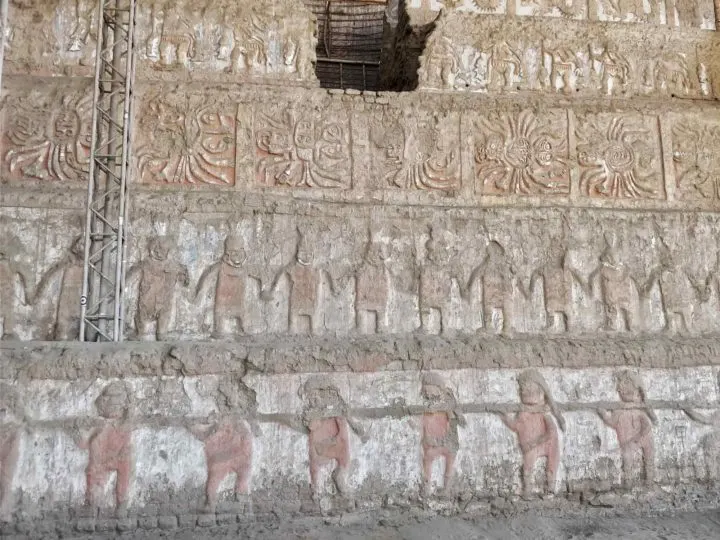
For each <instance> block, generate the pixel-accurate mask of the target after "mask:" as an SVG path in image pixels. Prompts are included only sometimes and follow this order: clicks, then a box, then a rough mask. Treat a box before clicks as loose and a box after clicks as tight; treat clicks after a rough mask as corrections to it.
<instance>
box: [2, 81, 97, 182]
mask: <svg viewBox="0 0 720 540" xmlns="http://www.w3.org/2000/svg"><path fill="white" fill-rule="evenodd" d="M3 109H4V111H3V116H4V118H3V124H4V127H3V138H2V159H3V169H2V170H3V171H4V172H5V180H36V181H44V182H53V181H56V182H68V183H80V182H87V171H88V163H89V160H90V135H91V125H90V124H91V113H92V96H91V95H90V94H89V93H87V92H86V91H85V89H80V88H77V87H70V88H67V87H64V88H62V89H60V88H53V89H51V91H50V92H47V91H42V90H33V91H30V92H29V93H22V94H21V93H20V92H17V93H16V92H13V93H11V94H10V95H9V96H8V98H7V101H6V102H5V104H4V106H3Z"/></svg>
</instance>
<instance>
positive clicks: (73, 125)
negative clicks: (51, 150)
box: [51, 107, 80, 144]
mask: <svg viewBox="0 0 720 540" xmlns="http://www.w3.org/2000/svg"><path fill="white" fill-rule="evenodd" d="M51 126H52V134H51V135H52V137H51V140H53V141H55V142H56V143H58V144H63V143H65V144H72V143H73V142H74V141H75V139H77V137H78V135H79V134H80V117H79V116H78V114H77V113H76V112H75V111H74V110H72V109H70V108H68V107H63V108H61V109H60V110H59V111H57V112H56V113H55V114H54V115H53V119H52V123H51Z"/></svg>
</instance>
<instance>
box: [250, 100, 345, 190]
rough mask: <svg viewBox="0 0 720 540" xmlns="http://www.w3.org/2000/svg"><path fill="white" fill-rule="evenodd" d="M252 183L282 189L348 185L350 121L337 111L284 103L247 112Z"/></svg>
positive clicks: (340, 111)
mask: <svg viewBox="0 0 720 540" xmlns="http://www.w3.org/2000/svg"><path fill="white" fill-rule="evenodd" d="M252 119H253V127H252V132H253V135H254V137H253V146H254V152H255V185H256V186H259V187H287V188H320V189H322V188H340V189H348V188H350V187H351V186H352V152H351V140H350V137H351V134H350V121H349V119H348V117H347V113H346V112H345V111H342V110H334V111H332V112H330V111H328V112H326V113H325V114H322V113H320V114H318V111H317V110H314V109H309V108H304V107H302V106H297V105H289V106H288V108H279V107H270V108H264V107H263V108H261V107H258V108H257V110H255V112H254V113H253V114H252Z"/></svg>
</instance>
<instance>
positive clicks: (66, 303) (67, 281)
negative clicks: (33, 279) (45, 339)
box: [31, 236, 85, 341]
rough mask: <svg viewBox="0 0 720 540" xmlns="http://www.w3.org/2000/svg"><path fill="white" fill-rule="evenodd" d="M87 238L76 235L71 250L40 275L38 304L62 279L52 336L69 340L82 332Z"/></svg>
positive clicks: (34, 302) (36, 300) (34, 299)
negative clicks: (81, 299)
mask: <svg viewBox="0 0 720 540" xmlns="http://www.w3.org/2000/svg"><path fill="white" fill-rule="evenodd" d="M84 246H85V239H84V238H83V237H82V236H77V237H75V240H74V241H73V243H72V246H71V247H70V252H69V253H68V254H67V255H66V256H65V258H64V259H62V260H60V261H59V262H57V263H55V264H54V265H52V266H51V267H50V268H49V269H48V271H47V272H45V274H44V275H43V276H42V277H41V278H40V282H39V283H38V286H37V288H36V289H35V294H34V295H33V300H32V302H31V303H33V304H37V302H38V300H39V299H40V298H42V297H43V296H44V295H45V294H46V293H47V290H48V287H49V286H50V284H51V283H53V281H54V280H55V279H60V294H58V297H57V303H56V304H55V320H54V321H53V326H52V330H51V332H50V339H54V340H56V341H69V340H74V339H77V338H78V336H79V334H80V296H82V283H83V261H84V258H85V251H84Z"/></svg>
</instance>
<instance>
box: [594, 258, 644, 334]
mask: <svg viewBox="0 0 720 540" xmlns="http://www.w3.org/2000/svg"><path fill="white" fill-rule="evenodd" d="M599 262H600V265H599V266H598V267H597V268H596V269H595V270H594V271H593V272H592V273H591V274H590V277H589V279H588V284H589V285H590V286H591V287H592V286H593V284H594V283H595V282H598V283H599V286H598V289H599V293H600V298H601V300H602V303H603V310H604V313H605V322H604V328H605V330H608V331H612V330H616V331H620V332H630V331H631V330H634V328H635V317H636V311H637V310H636V308H635V304H636V299H637V291H636V290H635V286H634V283H633V280H632V278H631V277H630V272H629V271H628V269H627V267H626V266H625V265H624V264H623V263H622V262H621V261H620V260H619V259H618V256H617V253H616V252H615V249H614V248H613V247H612V246H610V245H609V244H608V245H607V246H606V247H605V250H604V251H603V252H602V253H601V254H600V257H599Z"/></svg>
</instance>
